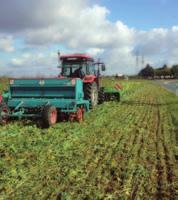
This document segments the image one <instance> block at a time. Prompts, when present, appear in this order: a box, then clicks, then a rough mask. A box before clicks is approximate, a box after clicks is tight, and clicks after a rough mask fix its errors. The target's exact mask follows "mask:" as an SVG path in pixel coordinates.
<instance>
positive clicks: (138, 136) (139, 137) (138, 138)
mask: <svg viewBox="0 0 178 200" xmlns="http://www.w3.org/2000/svg"><path fill="white" fill-rule="evenodd" d="M140 106H141V107H142V105H140ZM140 106H139V107H140ZM148 112H149V110H143V113H142V114H140V119H142V120H138V121H139V124H142V123H143V122H144V121H145V119H146V117H147V113H148ZM142 115H143V116H142ZM145 126H146V124H145ZM132 135H133V136H134V137H133V138H132V139H131V138H128V140H126V141H125V143H124V150H123V151H124V152H125V154H123V155H122V158H121V160H122V159H123V160H124V162H120V165H121V166H126V165H127V163H128V162H129V160H133V159H132V158H133V155H132V153H131V152H132V151H133V149H134V148H135V145H136V144H139V143H140V141H142V140H143V135H142V134H139V131H138V130H137V129H136V130H135V131H134V132H133V134H132ZM132 135H131V136H132ZM129 141H132V142H131V143H129ZM128 144H130V146H132V148H131V149H130V150H129V149H128ZM141 148H142V146H140V148H139V149H138V151H137V153H136V154H135V159H136V157H137V156H138V154H139V152H140V151H141ZM127 154H128V157H127V159H125V157H124V155H127ZM122 170H123V174H124V173H127V170H124V169H122ZM120 178H121V183H120V187H119V190H121V188H122V187H123V185H124V177H122V176H121V177H120ZM114 181H115V180H114ZM111 182H112V181H111ZM111 185H112V184H111Z"/></svg>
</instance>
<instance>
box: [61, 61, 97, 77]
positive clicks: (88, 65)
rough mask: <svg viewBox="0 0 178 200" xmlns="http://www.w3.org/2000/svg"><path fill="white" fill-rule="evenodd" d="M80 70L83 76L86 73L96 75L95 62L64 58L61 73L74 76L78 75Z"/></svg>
mask: <svg viewBox="0 0 178 200" xmlns="http://www.w3.org/2000/svg"><path fill="white" fill-rule="evenodd" d="M76 71H79V72H80V73H81V74H82V76H85V75H91V74H92V75H94V74H95V66H94V65H93V62H92V61H90V60H83V59H75V58H71V59H64V60H63V61H62V71H61V75H63V76H65V77H74V76H77V75H76V74H77V72H76Z"/></svg>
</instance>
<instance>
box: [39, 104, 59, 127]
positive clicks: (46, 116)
mask: <svg viewBox="0 0 178 200" xmlns="http://www.w3.org/2000/svg"><path fill="white" fill-rule="evenodd" d="M42 122H43V123H42V126H43V128H49V127H50V126H52V125H54V124H55V123H56V122H57V109H56V107H54V106H45V107H44V108H43V111H42Z"/></svg>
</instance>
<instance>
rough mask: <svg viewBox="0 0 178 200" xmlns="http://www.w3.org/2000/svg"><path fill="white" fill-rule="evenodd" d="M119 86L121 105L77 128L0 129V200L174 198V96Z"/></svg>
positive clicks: (137, 85) (177, 111)
mask: <svg viewBox="0 0 178 200" xmlns="http://www.w3.org/2000/svg"><path fill="white" fill-rule="evenodd" d="M2 82H4V84H1V86H0V87H1V90H2V89H4V87H6V81H5V80H4V79H3V80H1V83H2ZM104 84H105V85H106V86H108V87H111V86H112V85H113V84H114V83H113V81H112V80H109V79H108V80H104ZM122 84H123V88H124V94H123V97H122V101H121V102H120V103H116V102H109V103H104V104H103V105H100V106H98V107H97V108H96V109H95V110H93V111H91V112H90V113H88V114H86V116H85V121H84V122H82V123H81V124H78V123H66V122H63V123H58V124H56V125H55V126H54V127H51V128H50V129H39V128H37V127H36V125H35V124H34V123H33V122H30V121H28V122H27V121H23V122H22V121H18V122H11V123H10V124H8V125H7V126H5V127H0V141H1V142H0V157H1V159H0V199H4V200H5V199H13V200H14V199H17V200H20V199H58V200H59V199H71V200H73V199H74V200H77V199H85V200H88V199H140V200H142V199H148V200H152V199H157V200H159V199H172V200H173V199H176V184H175V176H176V168H175V158H174V150H175V143H176V138H175V133H176V132H178V128H177V127H178V97H176V96H175V95H174V94H171V93H169V92H168V91H166V90H165V89H162V88H161V87H160V86H158V85H155V84H153V83H152V82H149V81H139V80H137V81H132V80H131V81H128V82H123V83H122Z"/></svg>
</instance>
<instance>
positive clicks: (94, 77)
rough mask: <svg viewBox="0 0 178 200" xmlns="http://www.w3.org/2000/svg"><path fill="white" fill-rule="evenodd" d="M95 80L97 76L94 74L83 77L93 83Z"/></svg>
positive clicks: (87, 81) (85, 81)
mask: <svg viewBox="0 0 178 200" xmlns="http://www.w3.org/2000/svg"><path fill="white" fill-rule="evenodd" d="M95 81H96V76H94V75H87V76H85V77H84V79H83V82H84V83H93V82H95Z"/></svg>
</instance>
